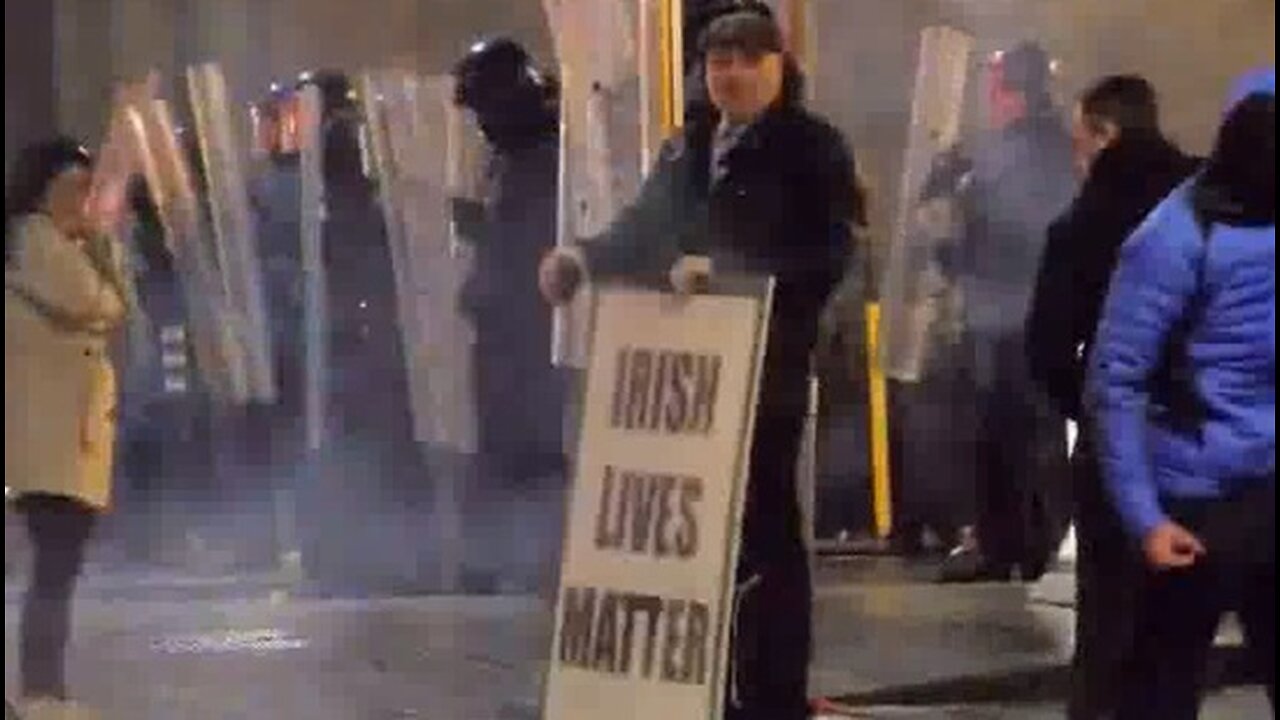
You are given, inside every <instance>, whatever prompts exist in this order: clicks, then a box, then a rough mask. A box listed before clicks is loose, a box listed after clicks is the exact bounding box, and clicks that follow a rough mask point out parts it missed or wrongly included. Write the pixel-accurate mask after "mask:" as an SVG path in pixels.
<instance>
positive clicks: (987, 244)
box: [943, 43, 1075, 580]
mask: <svg viewBox="0 0 1280 720" xmlns="http://www.w3.org/2000/svg"><path fill="white" fill-rule="evenodd" d="M988 70H989V76H988V88H987V89H988V93H989V94H988V112H989V114H990V119H991V121H992V125H993V128H992V130H991V131H990V132H988V133H985V134H983V135H981V136H980V137H978V138H976V140H975V142H974V143H973V145H972V146H971V147H969V148H967V149H966V151H965V153H964V154H965V155H967V157H968V161H969V162H970V163H971V166H970V168H971V169H970V170H969V171H968V172H965V173H962V174H959V175H958V178H959V182H958V184H957V187H956V188H955V189H954V192H956V193H957V195H958V197H959V203H960V212H961V214H962V216H963V225H964V227H963V229H962V231H961V233H962V238H963V239H962V241H961V245H960V247H961V249H960V253H959V254H960V257H959V258H958V262H959V275H960V276H961V287H962V289H963V293H964V314H965V324H966V327H967V332H968V338H969V342H970V345H971V348H972V354H971V357H970V360H971V361H972V367H971V371H972V376H973V381H974V386H975V391H976V393H977V402H976V409H977V412H978V422H977V426H978V433H979V437H978V439H977V473H976V475H977V477H976V483H977V488H976V490H977V493H976V500H977V517H976V518H975V519H976V530H977V532H976V536H975V539H976V543H973V544H970V545H967V546H963V547H961V548H958V549H957V551H956V552H953V554H952V556H951V557H950V558H949V559H948V563H947V564H946V565H945V566H944V569H943V579H945V580H976V579H1004V580H1007V579H1010V578H1011V577H1012V576H1013V573H1014V571H1015V569H1017V570H1020V571H1021V577H1022V578H1023V579H1036V578H1038V577H1039V576H1040V575H1041V574H1042V573H1043V572H1044V571H1045V569H1046V566H1047V564H1048V562H1049V560H1050V557H1051V555H1052V553H1053V552H1054V551H1055V550H1056V548H1057V544H1058V541H1059V540H1060V539H1061V537H1062V535H1063V532H1064V531H1065V527H1066V519H1067V512H1066V507H1065V505H1066V503H1065V502H1061V501H1060V500H1059V498H1058V497H1057V495H1058V493H1060V492H1062V491H1063V490H1064V489H1065V488H1067V487H1068V479H1067V466H1066V439H1065V426H1064V424H1063V422H1062V420H1061V418H1060V417H1058V416H1057V413H1056V412H1055V411H1054V409H1053V408H1052V407H1051V405H1050V403H1049V402H1048V401H1047V399H1045V398H1044V397H1043V396H1042V395H1041V394H1040V393H1039V391H1038V389H1037V387H1036V386H1035V384H1034V383H1033V382H1032V381H1031V376H1030V372H1029V370H1028V368H1027V363H1026V358H1025V353H1024V341H1023V320H1024V318H1025V317H1026V314H1027V311H1028V307H1029V305H1030V297H1031V291H1032V287H1033V285H1034V284H1035V278H1036V272H1037V269H1038V267H1039V262H1040V255H1041V250H1042V248H1043V247H1044V238H1045V231H1046V229H1047V228H1048V226H1049V223H1050V222H1051V221H1052V220H1053V219H1054V217H1055V216H1056V215H1057V214H1058V213H1059V212H1060V211H1061V210H1062V209H1063V208H1065V207H1066V206H1067V204H1068V203H1069V202H1070V201H1071V198H1072V196H1073V194H1074V192H1075V177H1074V174H1073V171H1072V148H1071V138H1070V135H1069V134H1068V132H1067V130H1066V128H1065V126H1064V123H1063V118H1062V116H1061V113H1060V111H1059V109H1058V108H1057V107H1056V106H1055V104H1054V103H1053V100H1052V98H1051V96H1050V83H1051V79H1052V72H1051V68H1050V61H1049V57H1048V55H1047V54H1046V53H1045V51H1044V50H1043V49H1042V48H1041V47H1040V46H1038V45H1036V44H1034V43H1023V44H1021V45H1018V46H1017V47H1015V48H1013V49H1012V50H1009V51H1007V52H1002V53H997V54H996V55H995V56H994V57H993V58H992V61H991V63H990V65H989V66H988Z"/></svg>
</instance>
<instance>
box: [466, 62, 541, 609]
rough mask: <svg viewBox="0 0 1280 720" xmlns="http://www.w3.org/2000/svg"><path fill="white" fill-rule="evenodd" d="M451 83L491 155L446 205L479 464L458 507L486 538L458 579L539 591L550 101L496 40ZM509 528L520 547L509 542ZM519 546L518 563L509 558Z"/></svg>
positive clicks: (532, 72) (528, 66)
mask: <svg viewBox="0 0 1280 720" xmlns="http://www.w3.org/2000/svg"><path fill="white" fill-rule="evenodd" d="M454 78H455V82H456V85H455V96H454V101H455V103H456V104H457V105H458V106H459V107H462V108H465V109H467V110H469V111H470V112H471V113H473V115H474V117H475V119H476V121H477V124H478V125H479V127H480V130H481V132H482V133H483V135H484V139H485V142H486V144H487V145H488V147H489V149H490V158H489V164H488V167H487V172H486V173H485V179H484V188H483V190H482V192H481V195H482V197H481V198H479V199H470V200H467V199H455V200H454V203H453V208H454V212H453V215H454V223H455V227H456V228H457V229H458V230H459V235H460V236H461V238H462V239H463V240H464V241H465V242H467V243H468V245H469V246H470V248H471V250H472V258H473V262H472V265H471V272H470V274H469V275H468V276H467V278H466V280H465V282H464V284H463V287H462V290H461V293H462V297H461V298H460V305H461V307H462V309H463V311H464V312H465V313H467V315H468V318H469V320H470V322H471V325H472V327H473V328H474V331H475V338H476V344H475V354H474V358H475V360H474V362H475V364H474V367H473V370H474V372H473V378H474V383H473V387H472V391H473V395H474V399H475V404H476V411H477V419H478V428H477V430H478V434H477V437H478V448H477V451H478V452H477V460H478V462H477V466H476V470H477V477H476V478H475V479H474V481H473V482H471V483H470V484H469V487H468V494H469V498H468V500H469V502H467V503H466V505H467V506H468V507H467V513H468V515H469V516H473V522H472V523H470V524H471V525H472V526H473V527H476V528H477V529H478V530H479V531H480V533H482V535H483V537H474V538H470V539H469V540H471V541H472V542H470V543H469V545H470V546H471V548H472V549H473V550H474V551H475V552H473V553H470V554H471V555H472V560H471V561H470V562H469V563H468V564H469V566H470V567H469V569H470V572H469V573H467V577H466V578H465V579H466V580H468V581H469V583H470V584H471V585H472V586H473V588H474V589H485V587H487V586H491V585H492V584H493V583H494V582H495V581H496V580H499V579H503V580H509V581H511V580H513V581H515V582H516V583H518V584H521V585H528V584H531V583H532V584H537V582H538V581H539V579H540V577H541V576H543V575H544V571H545V570H546V567H545V564H544V563H545V560H542V561H537V560H534V558H535V557H536V555H537V554H541V555H543V556H544V557H545V556H554V554H555V553H554V548H555V547H557V546H558V538H559V527H558V523H555V522H551V523H547V524H544V525H542V526H535V524H534V520H535V518H546V519H549V520H552V521H554V519H555V518H556V517H557V514H556V513H555V512H554V510H553V507H558V506H559V505H560V504H561V503H560V502H559V500H558V494H559V493H558V488H559V487H560V486H561V485H562V483H563V478H564V474H565V455H564V449H563V445H564V439H563V437H562V430H563V424H564V416H563V406H564V400H565V397H564V386H563V382H564V378H563V377H562V376H561V374H560V371H558V370H557V369H556V368H554V367H553V366H552V365H551V332H552V329H551V328H552V325H551V310H550V309H549V308H548V307H547V306H546V305H545V304H544V303H542V302H541V300H540V295H539V292H538V285H537V268H538V262H539V260H540V259H541V257H542V255H543V254H544V253H545V252H547V251H548V250H550V249H551V247H552V246H553V244H554V242H555V236H556V202H557V195H556V188H557V176H558V172H557V170H558V162H559V159H558V150H559V117H558V112H557V106H556V103H557V100H558V91H557V87H556V84H555V82H554V81H553V80H552V79H551V78H549V77H547V76H544V75H543V74H542V73H540V72H539V71H538V70H537V68H536V67H535V66H534V64H533V62H532V59H531V58H530V56H529V53H528V52H527V51H526V50H525V49H524V48H523V47H521V46H520V45H519V44H518V43H516V42H514V41H513V40H510V39H508V38H502V37H499V38H492V39H486V40H482V41H480V42H477V43H475V44H474V45H473V46H472V47H471V48H470V49H469V50H468V52H467V53H466V54H465V55H464V56H463V57H462V59H461V60H459V61H458V63H457V65H456V66H455V68H454ZM530 501H532V502H533V504H532V505H530V504H529V502H530ZM548 503H549V505H548V506H546V507H537V506H538V505H547V504H548ZM520 507H524V508H525V510H526V511H529V512H522V511H520V510H519V508H520ZM517 513H518V514H522V515H529V517H520V518H514V517H512V515H514V514H517ZM481 518H485V519H487V520H488V522H485V521H483V520H481ZM517 527H518V528H519V530H518V532H520V533H522V534H523V536H522V537H514V536H512V535H511V530H512V529H514V528H517ZM495 543H496V544H497V545H498V547H494V544H495ZM522 548H525V549H527V550H526V551H525V553H526V554H525V557H524V558H523V559H521V558H518V557H515V556H514V555H513V553H516V552H519V551H520V550H521V549H522ZM538 549H542V550H548V549H550V550H551V551H550V552H541V553H539V552H538ZM531 561H532V562H531ZM495 564H496V565H497V567H494V565H495ZM539 564H542V567H541V568H540V567H539ZM512 565H514V567H512ZM504 566H505V567H504Z"/></svg>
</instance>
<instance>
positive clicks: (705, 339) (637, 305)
mask: <svg viewBox="0 0 1280 720" xmlns="http://www.w3.org/2000/svg"><path fill="white" fill-rule="evenodd" d="M769 301H770V290H769V286H768V284H766V283H763V282H762V283H759V285H758V291H757V292H755V293H753V294H750V295H742V296H738V295H721V294H715V295H700V296H695V297H691V298H676V297H674V296H671V295H664V294H660V293H656V292H648V291H643V290H631V289H619V288H601V289H599V290H598V292H596V293H595V296H594V307H593V319H592V322H591V325H592V327H593V329H594V330H593V335H592V344H591V353H590V361H589V364H588V370H587V373H588V374H587V390H586V396H585V399H584V406H585V407H584V413H583V421H582V422H583V426H582V433H581V438H580V446H579V453H578V465H577V469H576V474H575V478H574V483H573V490H572V494H571V498H570V505H569V513H568V517H567V523H566V530H565V546H564V555H563V558H562V565H561V573H560V588H559V593H558V597H557V602H556V619H555V632H554V635H553V638H552V645H551V649H550V652H551V656H550V660H551V662H550V670H549V673H548V676H547V687H546V698H545V704H544V717H545V718H547V719H548V720H586V719H587V718H600V717H606V716H607V717H609V718H610V720H626V719H627V718H635V719H636V720H639V719H640V718H670V719H672V720H674V719H675V718H680V719H681V720H685V719H689V720H697V719H702V718H705V719H707V720H711V719H712V718H717V719H718V718H719V717H720V708H721V706H722V705H723V702H724V698H723V691H724V686H725V675H726V673H727V655H728V652H727V651H728V641H729V632H730V620H731V614H732V608H733V590H734V572H735V569H736V567H735V565H736V558H737V550H738V539H739V534H740V519H741V513H742V502H743V496H744V492H745V487H746V477H747V472H748V467H747V464H748V458H749V454H748V450H749V447H750V438H751V433H752V427H753V423H754V416H755V405H756V397H757V387H758V384H759V373H760V365H761V362H762V358H763V349H764V345H765V340H766V332H767V330H766V328H767V318H768V312H769ZM602 713H607V715H604V714H602Z"/></svg>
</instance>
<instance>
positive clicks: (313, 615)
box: [5, 566, 1269, 720]
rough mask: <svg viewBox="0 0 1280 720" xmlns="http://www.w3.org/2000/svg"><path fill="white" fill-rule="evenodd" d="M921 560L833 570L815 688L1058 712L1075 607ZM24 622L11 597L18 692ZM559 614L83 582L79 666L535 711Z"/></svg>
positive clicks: (194, 687) (454, 714)
mask: <svg viewBox="0 0 1280 720" xmlns="http://www.w3.org/2000/svg"><path fill="white" fill-rule="evenodd" d="M916 575H917V573H916V571H915V570H914V569H913V568H911V567H905V566H899V567H896V568H895V569H892V570H885V569H880V570H876V569H875V568H874V567H871V568H858V567H854V568H852V569H850V568H836V569H832V568H829V567H826V568H823V569H822V570H821V571H820V572H819V578H820V579H819V585H820V586H819V590H818V594H817V608H816V610H817V614H816V618H815V637H816V641H817V647H816V657H815V660H814V663H813V671H812V690H813V694H814V695H815V696H829V697H836V698H839V699H840V700H842V705H841V710H842V711H843V712H844V713H845V715H844V716H845V717H885V718H893V717H937V718H947V717H955V718H1029V719H1030V718H1037V719H1038V718H1050V717H1061V715H1062V710H1061V708H1062V699H1063V685H1064V681H1063V678H1064V677H1065V675H1064V671H1063V668H1064V663H1065V661H1066V658H1067V657H1068V654H1069V651H1070V628H1071V616H1070V613H1069V611H1065V610H1063V609H1061V608H1040V607H1034V606H1029V605H1028V603H1027V602H1026V589H1025V588H1023V587H1020V586H1012V585H972V586H938V585H933V584H931V583H927V582H921V581H920V580H919V579H918V578H917V577H916ZM6 590H8V587H7V585H6ZM6 595H8V593H6ZM16 620H17V606H16V605H15V604H13V603H7V604H6V613H5V629H6V633H5V635H6V638H7V640H8V641H7V642H6V653H5V655H6V657H5V659H6V664H5V667H6V675H5V685H6V690H7V691H8V692H9V694H10V696H12V692H13V689H14V683H15V681H16V677H15V674H14V673H15V667H16V663H15V661H16V639H15V632H14V631H15V630H16ZM549 620H550V617H549V612H548V611H547V608H546V607H545V606H544V604H543V603H541V602H539V601H538V600H536V599H533V598H528V597H485V598H477V597H465V596H454V597H444V596H433V597H409V598H395V599H384V600H329V601H316V600H306V599H292V598H290V597H288V596H287V595H286V593H284V592H281V591H280V590H279V589H274V594H273V593H272V590H270V589H265V590H264V591H263V592H262V593H260V594H258V595H256V596H252V595H245V596H241V597H238V598H236V599H226V598H224V599H216V600H215V599H198V598H193V597H187V598H165V599H152V600H143V599H128V600H121V599H118V598H117V599H109V598H106V597H103V596H95V595H94V594H93V593H87V592H86V593H85V594H84V595H83V596H82V598H81V599H80V600H79V601H78V602H77V604H76V636H75V644H74V648H73V652H72V659H71V669H70V673H71V677H70V681H71V684H72V687H73V688H74V689H75V691H76V692H77V693H78V695H79V697H80V698H81V699H83V700H84V701H85V702H87V703H88V704H90V705H91V706H93V707H95V708H97V709H99V710H100V712H101V715H102V717H104V718H107V719H108V720H114V719H115V718H120V719H121V720H125V719H129V720H132V719H134V718H138V719H146V718H158V719H165V720H169V719H183V720H185V719H187V718H192V719H203V718H217V719H219V720H222V719H224V718H228V719H230V718H245V719H246V720H250V719H252V720H256V719H258V718H309V719H310V718H315V719H316V720H331V719H332V720H347V719H348V718H349V719H351V720H365V719H370V720H377V719H379V718H431V719H432V720H437V719H444V720H450V719H453V718H457V719H458V720H482V719H485V718H516V717H524V718H529V717H531V714H532V713H535V712H536V710H535V709H536V707H537V703H538V698H539V696H540V686H541V676H542V667H543V666H542V663H541V658H542V657H544V656H545V655H546V651H547V649H548V647H549V637H548V635H549ZM521 708H523V709H524V710H523V712H521V710H520V709H521ZM1267 716H1269V708H1268V707H1267V706H1266V704H1265V699H1263V697H1262V694H1261V693H1260V692H1258V691H1255V690H1253V689H1245V690H1233V691H1231V692H1229V693H1221V694H1218V695H1217V696H1215V697H1214V698H1213V700H1212V701H1211V703H1210V704H1209V707H1208V709H1207V711H1206V714H1205V717H1207V718H1244V717H1267ZM672 720H676V719H672Z"/></svg>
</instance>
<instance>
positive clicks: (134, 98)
mask: <svg viewBox="0 0 1280 720" xmlns="http://www.w3.org/2000/svg"><path fill="white" fill-rule="evenodd" d="M155 86H156V80H155V78H154V76H152V77H149V78H148V79H147V80H146V81H144V82H141V83H135V84H129V85H123V86H121V87H120V88H119V89H118V90H117V92H116V96H115V101H114V103H113V108H112V112H111V116H110V122H109V125H108V130H107V134H106V138H105V140H104V143H103V147H102V151H101V156H100V157H101V160H100V162H99V164H98V168H97V170H96V173H95V178H94V184H93V192H92V198H93V201H92V202H93V204H94V206H95V210H94V212H95V215H97V216H98V217H99V218H100V223H101V224H102V225H103V226H104V228H109V229H113V230H114V229H116V228H118V227H119V222H120V220H121V217H122V210H123V202H124V197H125V193H126V191H127V186H128V183H129V179H130V178H131V177H133V176H134V175H135V174H141V175H142V176H143V177H144V178H145V179H146V182H147V186H148V189H149V191H150V192H151V196H152V198H153V200H154V201H155V203H156V207H157V210H158V211H159V215H160V221H161V224H162V226H163V230H164V234H165V241H166V244H167V246H168V248H169V250H170V252H171V253H172V255H173V258H174V266H175V268H176V269H177V273H178V277H179V284H180V285H181V287H182V294H183V298H184V304H185V306H186V311H187V316H188V324H189V326H190V329H191V342H192V346H193V349H194V352H195V356H196V363H197V368H198V370H199V372H200V374H201V377H202V379H203V381H204V383H205V385H206V386H207V388H208V389H209V392H210V394H211V395H212V396H213V397H214V398H215V399H217V400H220V401H224V402H232V403H240V402H244V400H245V399H246V398H247V392H248V389H247V385H246V377H245V373H244V368H243V364H242V363H240V362H239V354H238V353H237V352H235V349H234V346H235V343H234V339H233V338H232V336H231V335H230V334H229V332H228V328H229V323H228V315H227V311H226V305H225V292H224V291H223V289H222V288H221V286H220V281H219V277H220V272H219V267H218V263H217V258H216V257H215V256H214V254H213V252H212V251H213V246H212V244H211V243H210V242H209V237H208V236H207V234H206V233H205V232H204V228H203V226H202V223H201V207H200V202H199V198H198V195H197V193H196V189H195V185H194V183H193V178H192V173H191V169H190V166H189V163H188V160H187V156H186V154H185V152H184V149H183V148H182V146H181V143H180V142H179V139H178V134H177V130H176V128H175V125H174V123H173V118H172V115H171V113H170V111H169V105H168V103H167V102H165V101H164V100H160V99H157V98H155Z"/></svg>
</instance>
